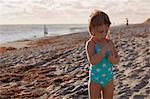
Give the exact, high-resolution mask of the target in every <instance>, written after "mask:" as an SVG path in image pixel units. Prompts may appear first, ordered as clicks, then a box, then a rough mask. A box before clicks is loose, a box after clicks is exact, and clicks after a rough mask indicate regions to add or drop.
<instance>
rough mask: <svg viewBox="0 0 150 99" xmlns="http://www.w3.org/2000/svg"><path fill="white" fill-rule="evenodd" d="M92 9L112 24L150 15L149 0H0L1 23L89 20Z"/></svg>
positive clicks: (48, 22) (136, 20)
mask: <svg viewBox="0 0 150 99" xmlns="http://www.w3.org/2000/svg"><path fill="white" fill-rule="evenodd" d="M93 9H100V10H102V11H104V12H106V13H107V14H108V15H109V16H110V19H111V21H112V23H113V25H114V24H115V25H116V24H120V23H124V22H125V18H126V17H128V19H129V23H141V22H143V21H145V20H146V19H147V18H149V17H150V0H0V24H60V23H61V24H62V23H63V24H71V23H83V24H86V23H87V22H88V16H89V14H90V13H91V11H92V10H93Z"/></svg>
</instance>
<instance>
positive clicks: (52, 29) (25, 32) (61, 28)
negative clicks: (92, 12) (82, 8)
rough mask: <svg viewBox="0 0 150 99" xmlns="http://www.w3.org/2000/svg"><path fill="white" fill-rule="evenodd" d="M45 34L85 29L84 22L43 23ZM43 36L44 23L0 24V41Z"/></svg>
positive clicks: (59, 33) (61, 33) (69, 32)
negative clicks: (46, 32)
mask: <svg viewBox="0 0 150 99" xmlns="http://www.w3.org/2000/svg"><path fill="white" fill-rule="evenodd" d="M45 26H46V28H47V31H48V34H47V36H57V35H65V34H71V33H77V32H83V31H87V28H86V25H85V24H49V25H45ZM40 37H44V25H43V24H40V25H0V43H1V44H2V43H7V42H12V41H17V40H30V39H34V38H40Z"/></svg>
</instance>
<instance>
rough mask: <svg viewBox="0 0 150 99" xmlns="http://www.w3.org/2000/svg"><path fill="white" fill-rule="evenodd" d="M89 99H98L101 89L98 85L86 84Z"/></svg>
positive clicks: (93, 83) (90, 82)
mask: <svg viewBox="0 0 150 99" xmlns="http://www.w3.org/2000/svg"><path fill="white" fill-rule="evenodd" d="M88 93H89V99H100V97H101V96H100V94H101V87H100V85H99V84H97V83H95V82H92V81H89V83H88Z"/></svg>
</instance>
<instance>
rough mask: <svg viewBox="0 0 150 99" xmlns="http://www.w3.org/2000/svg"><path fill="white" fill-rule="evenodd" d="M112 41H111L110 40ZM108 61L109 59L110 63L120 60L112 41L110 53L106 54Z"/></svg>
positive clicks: (116, 62)
mask: <svg viewBox="0 0 150 99" xmlns="http://www.w3.org/2000/svg"><path fill="white" fill-rule="evenodd" d="M111 42H112V41H111ZM108 61H110V62H111V63H112V64H118V63H119V61H120V58H119V56H118V53H117V51H116V48H115V45H114V44H113V42H112V50H111V53H110V55H109V56H108Z"/></svg>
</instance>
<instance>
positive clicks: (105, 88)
mask: <svg viewBox="0 0 150 99" xmlns="http://www.w3.org/2000/svg"><path fill="white" fill-rule="evenodd" d="M110 24H111V22H110V20H109V17H108V15H107V14H106V13H104V12H102V11H99V10H94V11H93V12H92V14H91V15H90V19H89V27H88V28H89V34H90V35H91V37H90V39H89V40H88V41H87V42H86V54H87V58H88V61H89V63H90V64H91V66H90V69H89V83H88V92H89V98H90V99H100V97H101V96H100V93H101V91H102V93H103V99H112V98H113V91H114V84H113V73H112V66H113V64H117V63H118V62H119V56H118V55H117V52H116V50H115V46H114V44H113V42H112V41H111V40H109V39H108V38H106V36H107V32H108V30H109V26H110Z"/></svg>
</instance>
